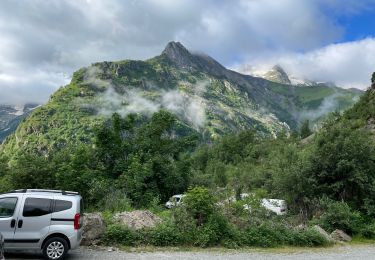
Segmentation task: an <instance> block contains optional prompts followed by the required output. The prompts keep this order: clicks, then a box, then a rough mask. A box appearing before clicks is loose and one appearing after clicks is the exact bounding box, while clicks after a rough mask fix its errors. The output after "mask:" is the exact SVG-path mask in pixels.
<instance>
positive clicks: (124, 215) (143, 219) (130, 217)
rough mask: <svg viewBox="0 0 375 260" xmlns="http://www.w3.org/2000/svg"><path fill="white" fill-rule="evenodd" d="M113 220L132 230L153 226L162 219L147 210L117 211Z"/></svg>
mask: <svg viewBox="0 0 375 260" xmlns="http://www.w3.org/2000/svg"><path fill="white" fill-rule="evenodd" d="M114 220H115V221H117V222H119V223H120V224H124V225H126V226H128V227H129V228H130V229H133V230H139V229H143V228H153V227H155V226H156V225H157V224H159V223H160V222H161V221H162V220H161V218H159V217H158V216H156V215H154V214H152V213H151V212H150V211H148V210H135V211H131V212H121V213H117V214H116V215H115V216H114Z"/></svg>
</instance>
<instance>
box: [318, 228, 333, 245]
mask: <svg viewBox="0 0 375 260" xmlns="http://www.w3.org/2000/svg"><path fill="white" fill-rule="evenodd" d="M313 229H314V230H315V231H317V232H318V233H319V234H320V235H321V236H322V237H324V238H325V239H326V240H327V241H329V242H333V239H332V237H331V236H330V235H329V234H328V233H327V231H325V230H324V229H323V228H321V227H320V226H319V225H315V226H313Z"/></svg>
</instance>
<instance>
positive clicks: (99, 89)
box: [3, 42, 361, 154]
mask: <svg viewBox="0 0 375 260" xmlns="http://www.w3.org/2000/svg"><path fill="white" fill-rule="evenodd" d="M360 95H361V93H359V92H357V91H352V90H344V89H341V88H338V87H329V86H324V85H318V86H314V87H310V86H294V85H290V84H280V83H276V82H272V81H269V80H266V79H263V78H257V77H253V76H249V75H243V74H240V73H237V72H234V71H231V70H228V69H226V68H225V67H223V66H222V65H221V64H219V63H218V62H217V61H215V60H214V59H213V58H211V57H209V56H206V55H203V54H194V53H191V52H189V51H188V50H187V49H186V48H185V47H184V46H183V45H182V44H181V43H178V42H171V43H169V44H168V45H167V46H166V48H165V49H164V51H163V52H162V53H161V55H159V56H156V57H154V58H152V59H149V60H145V61H135V60H124V61H116V62H107V61H105V62H99V63H94V64H92V65H91V66H90V67H87V68H82V69H80V70H78V71H76V72H75V73H74V75H73V78H72V81H71V83H70V84H69V85H67V86H65V87H62V88H60V89H59V90H58V91H57V92H56V93H54V94H53V95H52V96H51V98H50V100H49V102H48V103H47V104H45V105H43V106H42V107H39V108H37V109H35V111H33V112H32V113H31V115H30V116H29V117H27V119H26V120H24V121H23V122H22V123H21V124H20V126H19V127H18V129H17V131H16V133H15V134H14V135H12V136H11V137H10V138H9V139H8V140H7V141H6V143H5V144H4V146H3V151H5V152H6V153H14V152H16V151H19V150H22V149H26V150H31V151H35V152H38V153H42V154H46V153H48V152H49V151H51V150H53V149H59V148H60V147H62V146H66V145H68V144H73V145H75V144H78V143H89V142H91V140H92V137H93V131H94V128H95V127H96V126H97V125H99V124H101V123H102V122H103V121H104V120H105V119H106V118H108V116H110V115H111V114H112V113H114V112H117V113H119V114H120V115H127V114H129V113H142V114H146V115H151V114H152V113H153V112H155V111H158V110H159V109H166V110H169V111H171V112H172V113H174V114H175V115H176V116H177V117H178V118H179V124H180V125H181V131H186V130H187V129H192V130H194V131H198V132H199V133H200V134H201V135H202V138H203V139H205V140H209V139H215V138H217V137H218V136H222V135H225V134H227V133H230V132H237V131H240V130H244V129H249V128H251V129H255V130H256V131H258V132H260V133H262V134H265V135H277V134H278V133H280V132H282V131H290V130H291V129H297V128H298V127H299V126H300V124H301V122H302V121H303V120H304V119H311V120H312V121H314V122H316V121H319V120H320V119H321V118H323V117H324V116H325V115H326V114H327V113H329V112H332V111H335V110H343V109H346V108H348V107H350V106H352V104H353V103H354V102H355V101H356V100H357V99H358V98H359V96H360ZM183 129H185V130H183ZM177 134H178V133H177Z"/></svg>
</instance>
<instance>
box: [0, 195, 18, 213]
mask: <svg viewBox="0 0 375 260" xmlns="http://www.w3.org/2000/svg"><path fill="white" fill-rule="evenodd" d="M16 205H17V198H14V197H12V198H1V199H0V218H8V217H11V216H13V213H14V210H15V208H16Z"/></svg>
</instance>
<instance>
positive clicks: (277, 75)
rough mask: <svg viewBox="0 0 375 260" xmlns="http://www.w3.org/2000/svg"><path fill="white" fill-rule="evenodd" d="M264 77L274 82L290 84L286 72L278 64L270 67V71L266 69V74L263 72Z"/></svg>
mask: <svg viewBox="0 0 375 260" xmlns="http://www.w3.org/2000/svg"><path fill="white" fill-rule="evenodd" d="M264 78H265V79H268V80H269V81H273V82H276V83H281V84H288V85H290V84H292V83H291V81H290V79H289V76H288V74H286V72H285V71H284V69H283V68H281V67H280V66H279V65H275V66H273V67H272V69H271V70H270V71H268V72H267V73H266V74H264Z"/></svg>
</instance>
